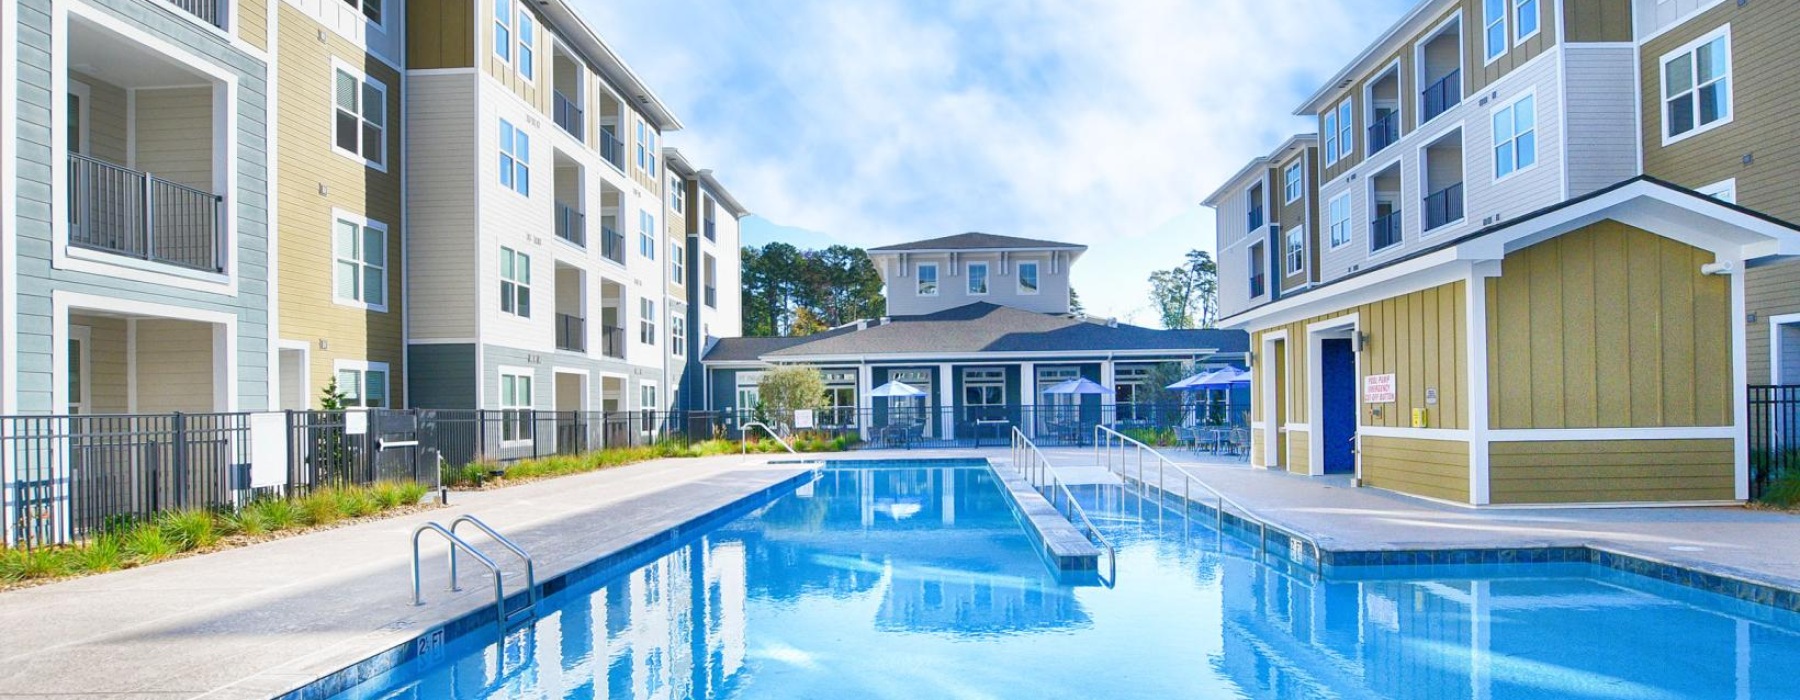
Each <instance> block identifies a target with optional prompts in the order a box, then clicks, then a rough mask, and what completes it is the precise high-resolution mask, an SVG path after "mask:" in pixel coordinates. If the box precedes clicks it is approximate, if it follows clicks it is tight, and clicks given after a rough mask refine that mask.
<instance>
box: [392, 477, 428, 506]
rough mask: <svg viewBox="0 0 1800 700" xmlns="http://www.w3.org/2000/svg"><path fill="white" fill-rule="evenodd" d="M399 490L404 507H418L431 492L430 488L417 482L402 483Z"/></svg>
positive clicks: (401, 503)
mask: <svg viewBox="0 0 1800 700" xmlns="http://www.w3.org/2000/svg"><path fill="white" fill-rule="evenodd" d="M397 490H398V491H399V493H400V505H403V506H410V505H417V504H418V503H419V501H421V500H424V499H425V494H427V493H430V492H431V489H430V488H427V487H426V486H425V485H424V484H421V483H419V482H416V481H403V482H400V485H399V488H398V489H397Z"/></svg>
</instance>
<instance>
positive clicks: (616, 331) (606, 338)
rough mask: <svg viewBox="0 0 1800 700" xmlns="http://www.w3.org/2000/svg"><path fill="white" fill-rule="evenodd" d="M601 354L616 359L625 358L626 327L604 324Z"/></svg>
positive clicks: (601, 329) (601, 334) (601, 335)
mask: <svg viewBox="0 0 1800 700" xmlns="http://www.w3.org/2000/svg"><path fill="white" fill-rule="evenodd" d="M600 354H602V355H605V356H607V357H610V358H613V359H616V360H623V359H625V329H623V328H613V327H609V326H602V327H601V328H600Z"/></svg>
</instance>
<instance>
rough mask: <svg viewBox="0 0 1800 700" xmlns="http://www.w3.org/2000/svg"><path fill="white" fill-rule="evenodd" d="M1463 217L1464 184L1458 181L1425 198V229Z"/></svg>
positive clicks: (1428, 229)
mask: <svg viewBox="0 0 1800 700" xmlns="http://www.w3.org/2000/svg"><path fill="white" fill-rule="evenodd" d="M1462 218H1463V186H1462V183H1460V182H1458V183H1456V184H1454V185H1451V186H1449V187H1445V188H1444V189H1441V190H1438V191H1436V192H1433V193H1431V196H1429V197H1426V198H1425V230H1427V231H1430V230H1432V229H1434V228H1437V227H1439V226H1443V225H1444V224H1447V223H1450V222H1452V221H1457V220H1460V219H1462Z"/></svg>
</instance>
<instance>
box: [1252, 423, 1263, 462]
mask: <svg viewBox="0 0 1800 700" xmlns="http://www.w3.org/2000/svg"><path fill="white" fill-rule="evenodd" d="M1250 463H1251V464H1262V463H1263V430H1262V428H1252V429H1251V430H1250Z"/></svg>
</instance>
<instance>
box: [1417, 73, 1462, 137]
mask: <svg viewBox="0 0 1800 700" xmlns="http://www.w3.org/2000/svg"><path fill="white" fill-rule="evenodd" d="M1421 94H1422V95H1424V98H1425V100H1424V101H1425V113H1424V114H1423V115H1421V119H1419V123H1421V124H1423V123H1425V122H1428V121H1431V120H1432V119H1434V118H1436V117H1437V115H1440V114H1443V113H1444V112H1446V111H1448V110H1449V109H1450V108H1451V107H1455V106H1456V105H1458V104H1460V103H1461V102H1462V70H1460V69H1458V70H1453V71H1450V74H1449V75H1446V76H1444V77H1443V78H1442V79H1440V80H1438V81H1437V82H1435V83H1432V84H1431V87H1428V88H1425V90H1424V92H1422V93H1421Z"/></svg>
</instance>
